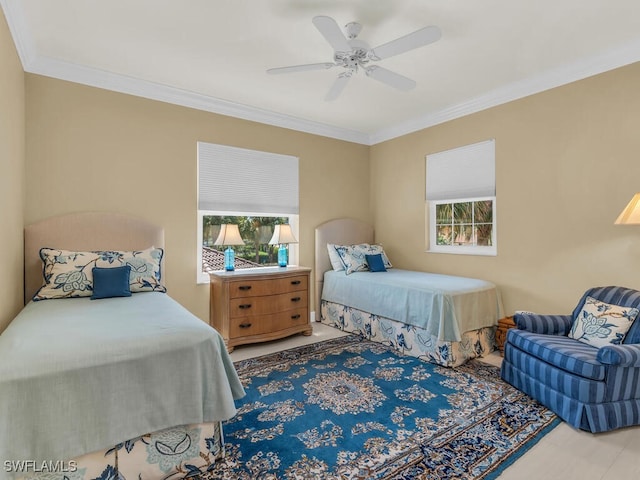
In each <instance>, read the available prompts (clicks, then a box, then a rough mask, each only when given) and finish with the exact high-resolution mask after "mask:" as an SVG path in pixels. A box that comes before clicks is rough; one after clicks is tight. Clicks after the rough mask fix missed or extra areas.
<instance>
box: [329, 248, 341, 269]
mask: <svg viewBox="0 0 640 480" xmlns="http://www.w3.org/2000/svg"><path fill="white" fill-rule="evenodd" d="M340 246H341V245H334V244H333V243H327V251H328V252H329V261H330V262H331V267H332V268H333V270H334V271H336V272H339V271H340V270H344V264H343V263H342V260H341V259H340V255H338V252H337V251H336V247H340Z"/></svg>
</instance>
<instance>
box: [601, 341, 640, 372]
mask: <svg viewBox="0 0 640 480" xmlns="http://www.w3.org/2000/svg"><path fill="white" fill-rule="evenodd" d="M596 359H597V360H598V361H599V362H600V363H603V364H606V365H617V366H620V367H640V344H637V343H632V344H622V345H607V346H606V347H602V348H600V349H599V350H598V356H597V357H596Z"/></svg>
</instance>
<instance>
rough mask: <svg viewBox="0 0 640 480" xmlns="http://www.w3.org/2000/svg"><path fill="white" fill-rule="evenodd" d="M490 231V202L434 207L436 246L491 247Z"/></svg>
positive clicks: (491, 210)
mask: <svg viewBox="0 0 640 480" xmlns="http://www.w3.org/2000/svg"><path fill="white" fill-rule="evenodd" d="M492 230H493V201H492V200H479V201H470V202H455V203H440V204H437V205H436V232H437V235H436V241H437V244H438V245H454V246H455V245H469V246H491V244H492Z"/></svg>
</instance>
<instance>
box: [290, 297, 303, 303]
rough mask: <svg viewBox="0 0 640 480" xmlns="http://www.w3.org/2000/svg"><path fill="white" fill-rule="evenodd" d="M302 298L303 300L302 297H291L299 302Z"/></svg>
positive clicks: (293, 300)
mask: <svg viewBox="0 0 640 480" xmlns="http://www.w3.org/2000/svg"><path fill="white" fill-rule="evenodd" d="M300 300H301V299H300V297H293V298H292V299H291V301H292V302H299V301H300Z"/></svg>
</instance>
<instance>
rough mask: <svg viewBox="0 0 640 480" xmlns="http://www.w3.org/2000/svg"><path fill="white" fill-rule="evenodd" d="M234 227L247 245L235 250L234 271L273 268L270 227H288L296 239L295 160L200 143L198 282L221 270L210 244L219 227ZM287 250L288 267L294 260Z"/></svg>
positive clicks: (292, 249) (292, 248) (218, 251)
mask: <svg viewBox="0 0 640 480" xmlns="http://www.w3.org/2000/svg"><path fill="white" fill-rule="evenodd" d="M225 223H231V224H236V225H238V229H239V230H240V235H241V237H242V239H243V241H244V242H245V245H238V246H235V247H233V249H234V250H235V253H236V268H238V269H240V268H257V267H264V266H269V265H277V246H275V245H269V244H268V243H269V240H271V236H272V235H273V227H274V226H275V225H277V224H283V223H289V224H290V225H291V228H292V230H293V232H294V235H295V236H296V237H297V238H298V159H297V158H296V157H292V156H288V155H279V154H274V153H268V152H259V151H255V150H247V149H242V148H235V147H229V146H225V145H215V144H211V143H204V142H198V259H197V262H198V268H197V272H198V282H199V283H207V282H208V281H209V278H208V275H207V273H208V271H211V270H222V269H223V268H224V255H223V252H224V249H226V247H221V246H215V245H213V244H214V242H215V240H216V238H217V237H218V233H219V231H220V225H222V224H225ZM296 247H297V245H295V244H291V245H289V263H290V264H296V263H297V260H298V250H297V248H296Z"/></svg>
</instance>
